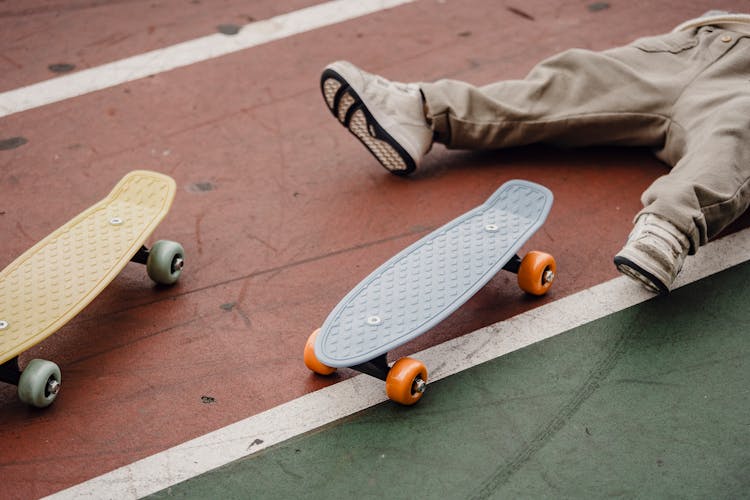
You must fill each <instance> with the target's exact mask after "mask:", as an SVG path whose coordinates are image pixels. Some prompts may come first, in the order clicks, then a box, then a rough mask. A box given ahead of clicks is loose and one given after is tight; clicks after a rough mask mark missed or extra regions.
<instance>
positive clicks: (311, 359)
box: [305, 328, 336, 375]
mask: <svg viewBox="0 0 750 500" xmlns="http://www.w3.org/2000/svg"><path fill="white" fill-rule="evenodd" d="M319 332H320V328H318V329H317V330H315V331H314V332H312V333H311V334H310V337H308V339H307V343H306V344H305V366H307V367H308V368H309V369H310V370H312V371H314V372H315V373H317V374H318V375H330V374H331V373H333V372H335V371H336V368H331V367H330V366H326V365H324V364H323V363H321V362H320V361H318V358H317V357H316V356H315V338H316V337H317V336H318V333H319Z"/></svg>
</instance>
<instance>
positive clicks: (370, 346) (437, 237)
mask: <svg viewBox="0 0 750 500" xmlns="http://www.w3.org/2000/svg"><path fill="white" fill-rule="evenodd" d="M551 205H552V193H551V192H550V191H549V190H548V189H547V188H545V187H543V186H540V185H538V184H534V183H531V182H527V181H520V180H514V181H509V182H507V183H505V184H503V185H502V186H501V187H500V188H499V189H498V190H497V191H496V192H495V193H494V194H493V195H492V196H491V197H490V198H489V199H488V200H487V201H486V202H485V203H484V204H483V205H481V206H479V207H476V208H475V209H473V210H471V211H470V212H467V213H466V214H464V215H462V216H461V217H459V218H457V219H455V220H453V221H451V222H449V223H448V224H446V225H445V226H443V227H441V228H439V229H437V230H436V231H434V232H432V233H430V234H428V235H427V236H425V237H424V238H422V239H421V240H419V241H417V242H416V243H415V244H413V245H412V246H410V247H408V248H406V249H405V250H403V251H401V252H400V253H398V254H397V255H396V256H395V257H393V258H392V259H390V260H389V261H388V262H386V263H385V264H383V265H382V266H380V267H379V268H378V269H376V270H375V271H374V272H373V273H372V274H370V275H369V276H368V277H367V278H365V279H364V280H363V281H362V282H361V283H360V284H359V285H357V286H356V287H355V288H354V289H353V290H352V291H351V292H350V293H349V294H348V295H347V296H346V297H344V299H343V300H342V301H341V302H340V303H339V304H338V305H337V306H336V308H334V310H333V311H332V312H331V314H330V315H329V316H328V318H327V319H326V321H325V322H324V324H323V327H322V328H321V332H320V334H319V335H318V337H317V339H316V345H315V353H316V356H317V357H318V359H319V360H320V361H321V362H322V363H324V364H326V365H328V366H331V367H344V366H354V365H357V364H361V363H364V362H367V361H369V360H371V359H373V358H375V357H377V356H379V355H381V354H384V353H386V352H388V351H389V350H391V349H393V348H395V347H398V346H399V345H401V344H403V343H405V342H407V341H409V340H411V339H412V338H414V337H416V336H418V335H421V334H422V333H424V332H425V331H427V330H429V329H430V328H432V327H433V326H435V325H436V324H438V323H439V322H440V321H442V320H443V319H444V318H445V317H446V316H448V315H449V314H450V313H452V312H453V311H454V310H456V309H457V308H458V307H459V306H461V305H462V304H463V303H464V302H466V300H468V299H469V298H470V297H471V296H473V295H474V294H475V293H476V292H477V291H478V290H479V289H480V288H482V287H483V286H484V285H485V284H486V283H487V282H488V281H489V280H490V279H491V278H492V277H493V276H494V275H495V274H497V272H498V271H499V270H500V269H502V267H503V266H504V265H505V264H506V263H507V262H508V261H509V260H510V259H511V258H512V257H513V256H514V255H515V254H516V252H517V251H518V250H519V249H520V247H521V246H522V245H523V244H524V243H525V242H526V240H528V238H529V237H530V236H531V235H532V234H533V233H534V232H535V231H536V230H537V229H538V228H539V227H540V226H541V225H542V223H543V222H544V220H545V219H546V217H547V214H548V213H549V210H550V208H551Z"/></svg>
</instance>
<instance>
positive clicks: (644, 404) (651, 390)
mask: <svg viewBox="0 0 750 500" xmlns="http://www.w3.org/2000/svg"><path fill="white" fill-rule="evenodd" d="M748 281H750V263H748V262H746V263H743V264H740V265H738V266H735V267H732V268H730V269H727V270H725V271H723V272H721V273H719V274H715V275H713V276H710V277H708V278H705V279H703V280H700V281H697V282H695V283H693V284H690V285H687V286H685V287H682V288H680V289H678V290H676V291H675V292H673V293H672V294H671V295H670V296H668V297H659V298H655V299H653V300H650V301H647V302H644V303H642V304H640V305H636V306H633V307H630V308H628V309H625V310H623V311H620V312H617V313H615V314H612V315H609V316H607V317H604V318H602V319H599V320H596V321H593V322H591V323H588V324H585V325H583V326H580V327H578V328H575V329H573V330H570V331H568V332H566V333H564V334H561V335H558V336H556V337H553V338H550V339H547V340H544V341H542V342H539V343H537V344H534V345H532V346H529V347H526V348H524V349H521V350H519V351H515V352H513V353H510V354H508V355H506V356H503V357H501V358H498V359H495V360H493V361H490V362H487V363H484V364H482V365H480V366H477V367H475V368H472V369H470V370H466V371H464V372H462V373H460V374H457V375H454V376H451V377H448V378H446V379H443V380H441V381H439V382H436V383H434V384H431V385H430V386H429V390H428V392H427V393H426V394H425V396H424V397H423V399H422V400H421V401H420V402H419V403H418V404H417V405H416V406H414V407H410V408H406V407H401V406H398V405H395V404H392V403H384V404H381V405H378V406H376V407H374V408H371V409H368V410H366V411H363V412H361V413H359V414H356V415H353V416H352V417H350V418H347V419H344V420H341V421H338V422H336V423H333V424H331V425H330V426H328V427H326V428H324V429H321V430H318V431H316V432H313V433H310V434H307V435H304V436H300V437H297V438H294V439H291V440H289V441H287V442H284V443H282V444H280V445H278V446H276V447H273V448H271V449H268V450H266V451H264V452H261V453H259V454H257V455H254V456H252V457H250V458H247V459H244V460H239V461H236V462H234V463H232V464H229V465H227V466H225V467H222V468H220V469H217V470H215V471H212V472H209V473H206V474H204V475H202V476H199V477H197V478H195V479H192V480H189V481H186V482H183V483H181V484H178V485H175V486H173V487H171V488H168V489H166V490H164V491H161V492H159V493H157V494H154V495H152V496H151V497H150V498H225V499H228V498H279V499H281V498H320V499H328V498H350V497H358V498H606V497H618V498H748V497H750V403H749V402H750V342H748V331H749V330H750V312H749V311H748V309H747V307H746V305H747V303H748V302H749V301H750V287H748V286H747V283H748Z"/></svg>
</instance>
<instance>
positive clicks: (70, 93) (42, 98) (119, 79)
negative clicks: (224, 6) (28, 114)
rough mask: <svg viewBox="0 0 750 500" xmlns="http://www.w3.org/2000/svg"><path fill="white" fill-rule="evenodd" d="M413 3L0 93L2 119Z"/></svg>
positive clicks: (246, 34) (202, 41) (352, 5)
mask: <svg viewBox="0 0 750 500" xmlns="http://www.w3.org/2000/svg"><path fill="white" fill-rule="evenodd" d="M412 1H414V0H333V1H331V2H326V3H322V4H319V5H314V6H312V7H307V8H304V9H300V10H297V11H294V12H290V13H287V14H282V15H279V16H276V17H273V18H270V19H266V20H263V21H258V22H254V23H250V24H248V25H245V26H244V27H243V28H242V29H241V30H240V32H239V33H238V34H236V35H223V34H221V33H216V34H213V35H209V36H204V37H202V38H196V39H195V40H190V41H187V42H183V43H179V44H177V45H172V46H171V47H166V48H163V49H158V50H154V51H151V52H146V53H145V54H140V55H137V56H133V57H129V58H127V59H121V60H119V61H115V62H111V63H108V64H104V65H102V66H97V67H95V68H90V69H86V70H82V71H78V72H76V73H72V74H70V75H66V76H60V77H57V78H53V79H51V80H46V81H43V82H40V83H35V84H32V85H28V86H26V87H21V88H19V89H15V90H10V91H7V92H3V93H0V117H3V116H8V115H11V114H13V113H19V112H21V111H26V110H29V109H33V108H37V107H39V106H44V105H46V104H51V103H53V102H58V101H62V100H64V99H70V98H71V97H77V96H80V95H83V94H87V93H89V92H95V91H97V90H102V89H106V88H109V87H114V86H115V85H119V84H121V83H125V82H130V81H133V80H138V79H140V78H145V77H147V76H150V75H155V74H158V73H163V72H165V71H169V70H172V69H175V68H180V67H182V66H188V65H190V64H194V63H197V62H201V61H206V60H208V59H212V58H214V57H220V56H223V55H226V54H231V53H232V52H237V51H240V50H244V49H247V48H250V47H255V46H257V45H261V44H264V43H268V42H272V41H274V40H279V39H281V38H285V37H289V36H293V35H296V34H299V33H304V32H306V31H310V30H314V29H317V28H322V27H324V26H330V25H332V24H336V23H340V22H343V21H347V20H350V19H354V18H356V17H361V16H364V15H367V14H371V13H373V12H378V11H381V10H385V9H389V8H392V7H396V6H398V5H402V4H405V3H410V2H412Z"/></svg>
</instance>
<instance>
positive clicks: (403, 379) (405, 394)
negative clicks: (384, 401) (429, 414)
mask: <svg viewBox="0 0 750 500" xmlns="http://www.w3.org/2000/svg"><path fill="white" fill-rule="evenodd" d="M426 383H427V368H426V367H425V366H424V363H422V362H421V361H417V360H416V359H413V358H401V359H399V360H398V361H396V362H395V363H394V364H393V367H392V368H391V369H390V371H389V372H388V376H387V377H386V379H385V393H386V394H387V395H388V398H390V399H391V400H393V401H395V402H397V403H401V404H402V405H407V406H408V405H413V404H414V403H416V402H417V401H419V400H420V399H421V398H422V394H423V393H424V389H425V384H426Z"/></svg>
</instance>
